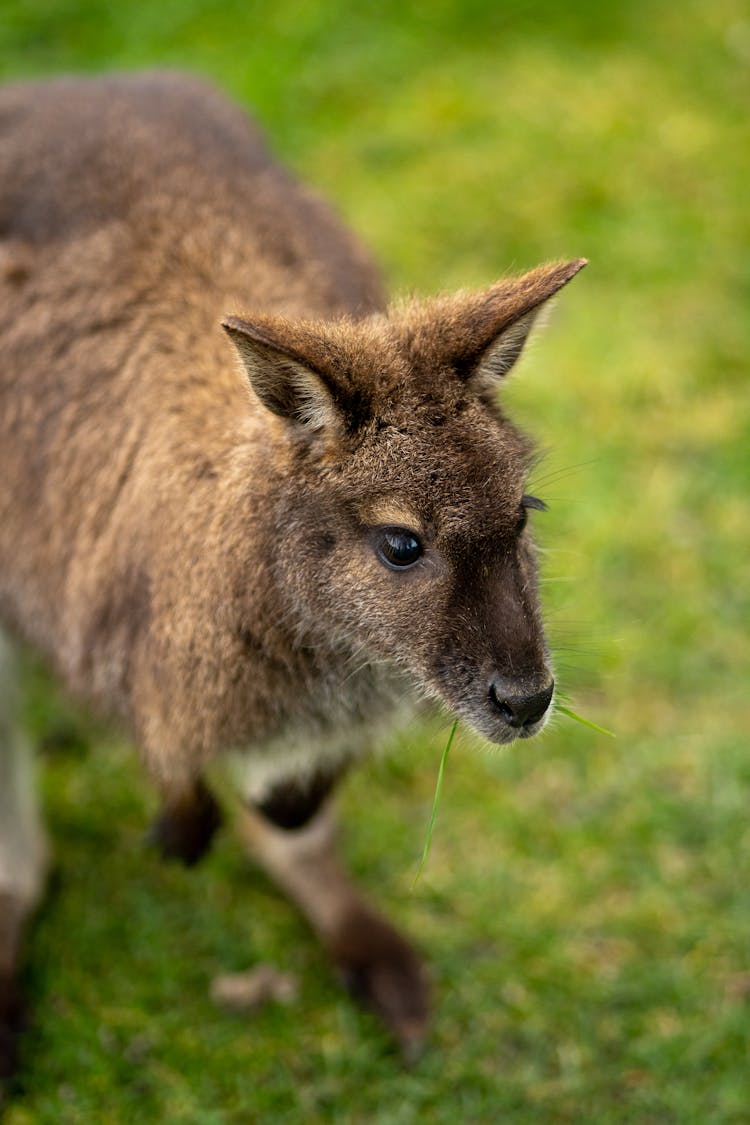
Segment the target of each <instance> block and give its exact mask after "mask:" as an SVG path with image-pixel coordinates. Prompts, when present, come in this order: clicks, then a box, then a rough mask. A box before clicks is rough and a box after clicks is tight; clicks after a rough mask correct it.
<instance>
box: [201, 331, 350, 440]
mask: <svg viewBox="0 0 750 1125" xmlns="http://www.w3.org/2000/svg"><path fill="white" fill-rule="evenodd" d="M222 327H223V328H224V330H225V331H226V332H227V334H228V336H229V337H230V339H231V340H232V342H233V344H234V346H235V347H236V348H237V352H238V354H239V357H240V359H241V360H242V364H243V367H244V368H245V371H246V372H247V375H248V378H249V379H250V383H251V385H252V387H253V390H254V391H255V393H256V394H257V396H258V398H259V399H260V401H261V402H262V403H263V405H264V406H266V407H267V408H268V409H269V410H271V411H272V412H273V413H274V414H278V415H279V416H280V417H282V418H287V419H289V420H290V421H293V422H299V423H300V424H301V425H303V426H305V427H306V428H307V429H309V430H312V431H322V430H327V431H329V432H332V431H334V430H336V429H338V428H339V427H340V424H341V418H340V414H339V411H338V409H337V408H336V405H335V403H334V400H333V396H332V394H331V391H330V389H329V387H328V386H327V384H326V381H325V379H324V378H323V376H322V375H321V374H320V372H319V371H316V370H315V368H314V367H312V366H311V365H310V364H309V363H308V362H307V361H306V360H305V359H304V358H303V357H302V356H301V355H299V354H298V353H297V352H296V351H295V350H294V349H293V348H290V347H289V346H288V345H287V344H285V343H284V341H283V340H282V339H276V338H274V335H273V333H272V330H271V329H270V328H269V326H267V325H265V324H264V325H262V326H261V325H256V324H251V323H248V322H247V321H244V320H240V318H239V317H236V316H230V317H227V318H226V320H223V321H222Z"/></svg>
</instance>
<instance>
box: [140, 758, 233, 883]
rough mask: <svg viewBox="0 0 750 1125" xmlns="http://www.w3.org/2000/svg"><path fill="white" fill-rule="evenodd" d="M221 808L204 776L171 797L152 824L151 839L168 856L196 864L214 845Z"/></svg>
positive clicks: (167, 857)
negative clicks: (173, 798)
mask: <svg viewBox="0 0 750 1125" xmlns="http://www.w3.org/2000/svg"><path fill="white" fill-rule="evenodd" d="M220 824H221V810H220V808H219V806H218V804H217V802H216V799H215V798H214V796H213V794H212V793H211V792H210V790H209V789H208V787H207V786H206V784H205V782H204V781H203V779H202V778H198V780H197V781H196V782H195V784H194V786H193V788H192V789H191V790H190V791H189V792H187V793H185V794H183V795H182V796H181V797H179V798H178V799H177V800H175V801H168V802H167V803H166V804H165V806H164V808H163V810H162V811H161V813H160V814H159V816H158V817H157V818H156V820H155V821H154V823H153V824H152V826H151V829H150V831H149V834H148V838H149V841H150V842H151V843H154V844H156V845H157V847H158V848H159V850H160V852H161V854H162V856H163V858H164V859H178V860H179V861H180V862H181V863H184V864H185V866H186V867H193V866H194V865H195V864H196V863H197V862H198V861H199V860H200V859H202V858H203V856H204V855H205V854H206V852H207V851H208V850H209V848H210V847H211V841H212V840H213V838H214V836H215V834H216V831H217V829H218V828H219V825H220Z"/></svg>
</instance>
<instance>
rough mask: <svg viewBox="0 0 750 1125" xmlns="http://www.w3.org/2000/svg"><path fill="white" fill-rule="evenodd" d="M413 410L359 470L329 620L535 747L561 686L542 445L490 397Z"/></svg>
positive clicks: (484, 726)
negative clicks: (538, 480) (533, 464)
mask: <svg viewBox="0 0 750 1125" xmlns="http://www.w3.org/2000/svg"><path fill="white" fill-rule="evenodd" d="M409 414H410V422H409V424H408V425H404V424H403V422H402V424H401V426H399V427H396V426H382V427H381V428H379V429H378V430H377V431H376V432H373V434H372V435H371V436H370V437H369V439H367V440H366V441H365V442H363V443H362V445H361V446H360V448H359V449H358V450H357V452H356V453H355V454H354V456H353V457H352V458H351V460H350V461H349V463H348V465H347V467H346V472H345V482H344V484H343V486H342V490H341V493H340V495H339V496H338V497H337V499H336V503H335V512H336V515H335V516H332V517H331V522H330V526H331V527H334V526H335V531H332V532H331V534H330V535H329V538H328V543H329V557H328V558H327V559H326V562H325V564H324V566H322V567H321V574H322V576H323V577H322V578H321V580H320V587H319V589H320V593H321V595H322V599H323V601H324V602H325V604H326V606H327V609H326V612H327V614H328V615H330V613H331V607H335V608H334V612H335V613H336V614H339V615H341V618H342V619H343V620H342V628H343V629H345V630H346V632H347V635H348V636H350V637H354V638H356V644H357V645H358V646H360V647H361V648H362V649H363V650H364V651H366V652H368V653H369V654H370V655H371V656H372V657H373V658H375V659H378V658H380V659H382V658H385V659H389V660H393V661H395V662H397V663H398V664H399V665H401V666H402V667H404V668H405V669H407V670H408V671H409V672H410V673H411V674H412V676H414V677H415V678H416V679H417V681H418V682H419V683H420V684H421V686H422V687H423V688H425V689H426V690H427V691H428V692H429V693H430V694H432V695H434V696H437V697H438V698H439V699H440V700H441V701H442V702H444V703H445V704H446V705H447V706H448V707H449V708H450V709H451V710H452V711H454V712H456V713H457V714H458V715H459V716H460V717H461V718H462V719H464V720H465V721H466V722H467V723H469V725H471V726H472V727H473V728H474V729H475V730H476V731H478V732H479V733H480V734H482V735H483V736H484V737H485V738H487V739H489V740H490V741H492V742H497V743H506V742H511V741H513V740H514V739H515V738H517V737H521V738H528V737H530V736H531V735H533V734H536V733H537V732H538V731H539V730H541V728H542V727H543V725H544V722H545V719H546V717H547V713H548V708H549V704H550V702H551V699H552V693H553V686H554V685H553V680H552V676H551V674H550V671H549V666H548V660H547V648H546V644H545V640H544V635H543V631H542V626H541V620H540V613H539V608H538V603H537V588H536V587H537V584H536V568H535V562H534V550H533V545H532V542H531V534H530V526H529V525H530V517H531V518H534V517H535V514H536V512H537V511H538V510H539V509H542V508H543V507H544V505H543V503H542V502H541V501H540V500H539V499H538V498H537V497H535V496H533V495H531V494H530V493H529V492H528V488H527V483H526V476H527V468H528V464H529V452H530V451H529V448H528V444H527V442H526V440H525V439H524V438H523V437H521V435H520V434H518V432H517V431H515V430H514V429H513V428H512V427H511V426H510V425H509V424H508V423H507V422H506V421H504V420H503V419H502V418H501V417H500V416H499V415H498V414H497V413H496V412H495V411H493V410H492V409H491V408H490V407H488V406H486V405H485V404H483V403H482V402H480V401H479V400H476V401H471V402H469V403H468V404H465V406H464V408H463V409H461V410H460V411H458V412H456V410H455V408H454V409H453V410H452V411H451V412H450V413H449V412H448V411H444V412H441V411H435V409H434V404H433V408H432V409H426V408H425V409H422V410H420V409H419V407H418V406H416V405H414V406H413V407H412V410H411V411H410V412H409ZM333 510H334V509H332V511H333ZM342 512H346V513H347V515H346V519H345V520H342V516H341V513H342ZM322 518H323V521H324V522H325V517H322ZM321 612H323V610H322V607H321Z"/></svg>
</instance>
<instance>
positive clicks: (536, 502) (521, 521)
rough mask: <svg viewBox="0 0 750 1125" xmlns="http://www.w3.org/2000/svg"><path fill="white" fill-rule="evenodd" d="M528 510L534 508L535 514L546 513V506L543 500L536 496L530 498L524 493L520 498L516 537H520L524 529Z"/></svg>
mask: <svg viewBox="0 0 750 1125" xmlns="http://www.w3.org/2000/svg"><path fill="white" fill-rule="evenodd" d="M529 508H534V509H535V510H536V511H537V512H546V510H547V505H546V504H545V503H544V501H543V500H540V499H539V497H538V496H530V495H529V494H528V493H525V494H524V495H523V496H522V497H521V505H520V514H519V517H518V523H517V525H516V531H517V534H518V535H520V534H521V532H522V531H523V529H524V528H525V527H526V523H527V520H528V512H529Z"/></svg>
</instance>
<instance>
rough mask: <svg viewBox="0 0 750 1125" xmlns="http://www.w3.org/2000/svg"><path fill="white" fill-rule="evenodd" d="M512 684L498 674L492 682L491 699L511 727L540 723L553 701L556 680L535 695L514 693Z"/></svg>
mask: <svg viewBox="0 0 750 1125" xmlns="http://www.w3.org/2000/svg"><path fill="white" fill-rule="evenodd" d="M511 688H512V684H511V683H509V682H508V681H507V680H504V679H502V677H500V676H498V677H497V678H496V679H494V680H493V681H492V683H491V684H490V691H489V696H490V701H491V702H492V704H493V706H494V707H495V709H496V710H497V711H499V712H500V714H501V715H502V717H503V718H504V719H505V721H506V723H507V724H508V726H509V727H530V726H533V724H534V723H538V722H539V720H540V719H541V718H542V717H543V716H544V713H545V711H546V710H547V708H548V707H549V705H550V703H551V701H552V693H553V691H554V690H555V681H554V680H550V683H549V687H546V688H544V690H543V691H537V692H534V694H533V695H514V694H512V691H511V690H509V689H511Z"/></svg>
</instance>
